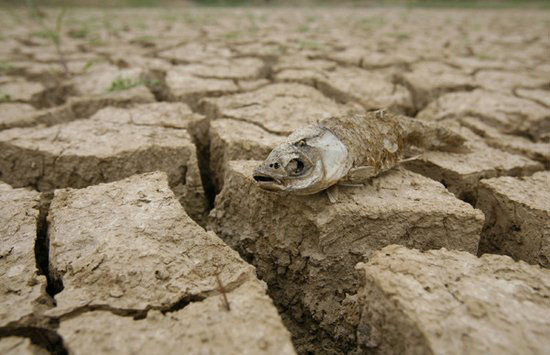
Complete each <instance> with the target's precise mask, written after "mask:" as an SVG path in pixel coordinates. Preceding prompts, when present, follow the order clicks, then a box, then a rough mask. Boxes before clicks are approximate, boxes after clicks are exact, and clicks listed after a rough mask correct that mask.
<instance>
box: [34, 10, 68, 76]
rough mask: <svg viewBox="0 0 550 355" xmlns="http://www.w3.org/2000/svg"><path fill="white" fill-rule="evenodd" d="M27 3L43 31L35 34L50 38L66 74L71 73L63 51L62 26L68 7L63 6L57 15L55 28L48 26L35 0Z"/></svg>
mask: <svg viewBox="0 0 550 355" xmlns="http://www.w3.org/2000/svg"><path fill="white" fill-rule="evenodd" d="M26 1H27V5H28V6H29V8H30V10H31V16H32V18H33V20H34V21H35V22H36V23H37V24H38V25H39V26H40V28H41V31H39V32H36V33H35V34H36V35H38V36H40V37H44V38H47V39H49V40H50V41H51V42H52V43H53V45H54V47H55V50H56V52H57V55H58V57H59V64H60V65H61V67H63V71H64V72H65V75H67V76H68V75H70V71H69V67H68V66H67V61H66V60H65V56H64V54H63V51H62V50H61V28H62V26H63V18H64V17H65V13H66V9H65V8H63V9H61V11H60V12H59V14H58V15H57V17H56V20H55V26H54V27H53V28H50V27H48V25H46V23H45V22H44V18H43V17H44V14H43V13H42V12H41V11H40V10H39V9H38V7H37V6H36V4H35V3H34V1H33V0H26Z"/></svg>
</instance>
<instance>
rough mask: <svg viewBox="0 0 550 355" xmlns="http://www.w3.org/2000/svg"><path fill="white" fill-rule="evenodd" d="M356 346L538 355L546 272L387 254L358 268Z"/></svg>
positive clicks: (545, 325)
mask: <svg viewBox="0 0 550 355" xmlns="http://www.w3.org/2000/svg"><path fill="white" fill-rule="evenodd" d="M357 269H358V270H359V272H360V273H361V278H362V283H363V285H362V286H361V287H360V291H359V298H360V299H362V300H363V302H362V304H363V307H362V309H361V312H360V313H361V321H360V324H359V327H358V334H357V338H358V345H359V346H360V348H361V349H362V350H363V351H368V352H369V353H374V354H403V353H407V354H545V353H547V351H548V347H549V346H550V319H549V318H548V312H550V271H548V270H545V269H542V268H540V267H537V266H532V265H528V264H526V263H524V262H521V261H520V262H514V261H513V260H512V259H511V258H509V257H506V256H497V255H484V256H482V257H481V258H477V257H475V256H474V255H471V254H469V253H464V252H457V251H448V250H445V249H441V250H437V251H427V252H423V253H422V252H420V251H418V250H411V249H407V248H405V247H402V246H397V245H392V246H388V247H386V248H384V249H382V250H381V251H379V252H377V253H375V255H374V256H373V257H372V258H371V259H370V260H369V261H368V263H360V264H358V265H357Z"/></svg>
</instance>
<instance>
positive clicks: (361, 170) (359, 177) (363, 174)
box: [344, 166, 377, 184]
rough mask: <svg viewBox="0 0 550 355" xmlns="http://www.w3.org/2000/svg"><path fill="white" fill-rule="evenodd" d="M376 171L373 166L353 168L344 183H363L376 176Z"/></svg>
mask: <svg viewBox="0 0 550 355" xmlns="http://www.w3.org/2000/svg"><path fill="white" fill-rule="evenodd" d="M376 175H377V174H376V169H375V168H374V167H373V166H358V167H356V168H351V169H350V170H349V172H348V174H347V175H346V177H345V179H344V183H347V182H349V183H352V184H356V183H361V182H365V181H367V180H369V179H370V178H372V177H374V176H376Z"/></svg>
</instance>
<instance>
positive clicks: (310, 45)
mask: <svg viewBox="0 0 550 355" xmlns="http://www.w3.org/2000/svg"><path fill="white" fill-rule="evenodd" d="M322 48H323V45H322V44H321V43H320V42H317V41H301V42H300V49H322Z"/></svg>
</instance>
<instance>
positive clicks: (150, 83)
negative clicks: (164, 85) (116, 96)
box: [109, 78, 161, 92]
mask: <svg viewBox="0 0 550 355" xmlns="http://www.w3.org/2000/svg"><path fill="white" fill-rule="evenodd" d="M160 84H161V83H160V81H159V80H154V79H153V80H151V79H131V78H116V79H115V80H114V81H113V82H112V83H111V87H110V88H109V92H115V91H124V90H130V89H133V88H135V87H138V86H142V85H143V86H147V87H149V88H151V90H155V89H158V88H159V87H160Z"/></svg>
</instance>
